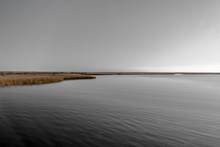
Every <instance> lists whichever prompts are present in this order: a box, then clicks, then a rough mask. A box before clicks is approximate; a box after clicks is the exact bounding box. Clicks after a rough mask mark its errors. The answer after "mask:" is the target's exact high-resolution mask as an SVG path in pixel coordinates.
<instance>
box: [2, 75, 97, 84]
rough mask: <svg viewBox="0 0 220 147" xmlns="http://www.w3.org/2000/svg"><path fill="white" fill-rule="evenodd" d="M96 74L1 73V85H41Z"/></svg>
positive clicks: (89, 76)
mask: <svg viewBox="0 0 220 147" xmlns="http://www.w3.org/2000/svg"><path fill="white" fill-rule="evenodd" d="M94 78H96V77H95V76H91V75H81V74H25V75H20V74H19V75H18V74H15V75H0V86H15V85H39V84H49V83H55V82H61V81H64V80H76V79H94Z"/></svg>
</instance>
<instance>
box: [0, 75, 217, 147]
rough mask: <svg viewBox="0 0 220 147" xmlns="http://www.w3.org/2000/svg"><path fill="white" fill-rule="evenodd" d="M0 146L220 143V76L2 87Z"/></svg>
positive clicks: (122, 146)
mask: <svg viewBox="0 0 220 147" xmlns="http://www.w3.org/2000/svg"><path fill="white" fill-rule="evenodd" d="M0 146H1V147H3V146H11V147H13V146H18V147H19V146H21V147H23V146H31V147H34V146H57V147H60V146H61V147H62V146H64V147H65V146H67V147H68V146H76V147H80V146H82V147H83V146H85V147H108V146H109V147H151V146H152V147H154V146H157V147H160V146H162V147H166V146H167V147H172V146H175V147H176V146H178V147H181V146H185V147H191V146H192V147H196V146H198V147H203V146H204V147H208V146H210V147H212V146H216V147H219V146H220V76H217V75H216V76H215V75H209V76H208V75H203V76H202V75H201V76H198V75H197V76H185V75H178V76H177V75H176V76H174V75H173V76H172V75H170V76H98V77H97V79H95V80H77V81H66V82H62V83H57V84H49V85H41V86H23V87H10V88H0Z"/></svg>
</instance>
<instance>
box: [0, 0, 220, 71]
mask: <svg viewBox="0 0 220 147" xmlns="http://www.w3.org/2000/svg"><path fill="white" fill-rule="evenodd" d="M0 70H4V71H10V70H13V71H15V70H21V71H24V70H27V71H205V72H218V71H219V72H220V1H219V0H0Z"/></svg>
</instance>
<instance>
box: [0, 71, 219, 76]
mask: <svg viewBox="0 0 220 147" xmlns="http://www.w3.org/2000/svg"><path fill="white" fill-rule="evenodd" d="M38 74H40V75H60V74H64V75H71V74H80V75H175V74H185V75H220V72H57V71H56V72H47V71H40V72H35V71H33V72H32V71H28V72H25V71H19V72H18V71H2V72H0V75H38Z"/></svg>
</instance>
